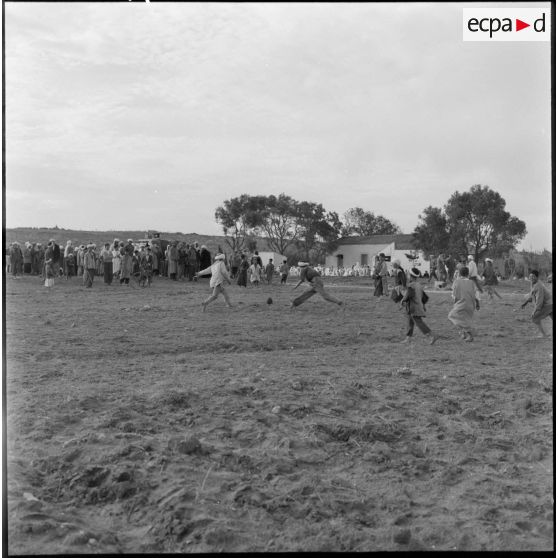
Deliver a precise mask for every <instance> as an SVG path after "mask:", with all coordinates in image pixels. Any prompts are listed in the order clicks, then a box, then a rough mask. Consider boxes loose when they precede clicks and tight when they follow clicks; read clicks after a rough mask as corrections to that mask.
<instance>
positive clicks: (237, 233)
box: [215, 194, 261, 251]
mask: <svg viewBox="0 0 558 558" xmlns="http://www.w3.org/2000/svg"><path fill="white" fill-rule="evenodd" d="M259 206H260V204H259V200H258V199H256V198H254V197H252V196H249V195H248V194H242V195H241V196H239V197H237V198H232V199H230V200H226V201H224V202H223V205H222V206H219V207H218V208H217V209H216V210H215V220H216V221H217V222H218V223H220V225H221V226H222V228H223V233H224V234H225V241H226V243H227V244H228V245H229V246H230V248H231V249H232V250H233V251H237V250H238V251H240V250H242V249H244V248H245V247H247V242H248V237H249V236H250V234H251V232H252V231H253V230H254V228H255V227H257V226H258V225H259V223H260V219H261V215H260V213H259V211H258V209H259Z"/></svg>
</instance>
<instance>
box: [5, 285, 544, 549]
mask: <svg viewBox="0 0 558 558" xmlns="http://www.w3.org/2000/svg"><path fill="white" fill-rule="evenodd" d="M295 281H296V279H295V278H290V279H289V283H290V284H289V285H288V286H287V287H285V286H280V285H279V284H274V285H264V286H260V287H259V288H250V287H249V288H248V289H241V288H240V287H237V286H236V285H234V286H232V287H229V292H230V294H231V298H232V301H233V303H234V304H235V308H234V309H232V310H229V309H227V308H226V306H225V304H224V301H223V300H222V299H219V300H218V301H216V302H214V303H213V304H211V305H210V306H209V307H208V308H207V312H205V313H203V312H202V310H201V301H202V300H203V298H205V297H206V296H207V295H208V294H209V288H208V281H207V280H205V281H204V282H202V281H201V280H200V282H198V283H182V282H172V281H169V280H167V279H156V280H155V282H154V285H153V286H152V287H151V288H145V289H141V288H139V287H137V286H136V285H132V286H130V287H126V286H119V285H113V286H110V287H109V286H104V285H103V283H102V279H101V278H99V277H97V278H96V279H95V283H94V285H93V288H92V289H84V288H83V287H82V285H81V283H80V282H79V281H78V280H77V279H73V280H70V281H68V282H66V281H63V280H57V283H56V285H55V287H54V288H53V289H47V288H45V287H43V286H42V283H41V281H40V279H39V278H34V277H25V278H23V279H19V280H13V279H11V278H10V279H8V280H7V283H6V297H5V311H6V344H5V350H6V352H5V358H6V365H7V366H6V371H5V374H6V397H7V409H6V417H7V448H6V449H7V464H8V468H7V481H8V482H7V486H8V492H7V499H8V518H9V524H8V528H9V531H8V543H9V549H8V550H9V552H10V553H11V554H42V553H48V554H64V553H72V554H75V553H97V552H98V553H113V552H125V553H130V552H134V553H135V552H139V553H141V552H221V551H227V552H256V551H257V552H261V551H268V552H278V551H374V550H388V551H389V550H421V549H422V550H432V549H434V550H452V549H458V550H552V549H553V548H554V512H553V509H554V503H553V494H554V486H553V463H554V460H553V424H554V423H553V389H554V383H553V348H554V345H553V340H552V339H550V340H548V339H536V338H535V334H536V329H535V326H534V325H533V324H532V323H531V322H530V321H529V314H530V309H529V308H526V309H525V310H518V307H519V304H520V303H521V301H522V298H523V296H524V295H525V294H526V293H527V292H528V290H529V283H528V282H526V281H515V282H512V281H508V282H502V284H501V287H500V292H501V293H502V296H503V300H502V301H496V302H494V303H492V304H489V303H488V301H487V300H486V298H484V299H483V300H482V307H481V310H480V311H479V312H477V313H476V316H475V318H476V335H475V340H474V342H473V343H465V342H464V341H463V340H462V339H461V338H460V337H459V335H458V333H457V331H455V330H454V329H453V328H452V325H451V323H450V322H449V321H448V319H447V314H448V312H449V310H450V309H451V305H452V304H451V297H450V293H449V291H436V292H434V291H432V292H429V294H430V301H429V303H428V305H427V313H428V316H427V318H426V322H427V323H428V324H429V325H430V326H431V328H432V329H433V330H434V331H435V332H436V333H437V334H439V335H440V339H439V340H438V341H437V342H436V344H434V345H432V346H431V345H429V344H428V343H427V341H426V338H425V337H423V336H422V334H421V333H420V332H419V331H417V332H416V333H415V336H414V338H413V339H414V340H413V342H412V343H411V344H408V345H401V344H400V343H399V341H400V340H401V339H403V337H404V335H405V317H404V315H403V314H402V313H401V311H400V310H398V306H397V305H396V304H394V303H393V302H392V301H391V300H390V299H388V298H387V297H386V298H384V299H382V300H381V301H380V302H378V303H376V300H375V299H374V297H373V296H372V292H373V288H372V285H371V282H370V280H369V279H368V280H367V279H365V278H345V279H343V278H340V279H330V278H326V280H325V283H326V288H328V289H330V290H331V292H332V294H334V295H335V296H338V297H339V298H341V299H343V300H344V301H345V302H346V303H347V308H346V311H345V312H344V313H343V312H342V311H340V310H338V308H337V307H336V306H335V305H332V304H330V303H328V302H326V301H324V300H322V299H321V298H320V297H319V296H315V297H314V298H312V299H310V300H309V301H308V302H307V303H305V304H304V305H302V306H301V307H299V308H298V309H297V310H296V311H294V312H290V311H289V309H288V305H289V301H290V299H291V298H292V297H293V296H294V294H297V293H298V292H299V291H300V290H302V288H304V287H303V286H301V287H299V290H298V291H295V293H293V292H292V290H291V289H290V287H291V286H292V285H293V284H294V283H295ZM268 297H271V298H272V301H273V302H272V304H267V303H266V301H267V299H268ZM545 325H546V327H547V329H550V327H551V324H550V322H549V321H547V323H545Z"/></svg>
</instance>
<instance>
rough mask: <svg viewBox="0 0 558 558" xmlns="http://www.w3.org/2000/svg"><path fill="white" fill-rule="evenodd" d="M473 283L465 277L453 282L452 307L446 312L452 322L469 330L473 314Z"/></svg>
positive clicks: (471, 325) (474, 288)
mask: <svg viewBox="0 0 558 558" xmlns="http://www.w3.org/2000/svg"><path fill="white" fill-rule="evenodd" d="M475 290H476V287H475V283H474V282H473V281H471V279H467V278H466V277H460V278H459V279H457V280H456V281H455V282H454V283H453V288H452V297H453V300H454V304H453V308H452V309H451V310H450V312H449V314H448V319H449V320H450V322H451V323H452V324H454V325H455V326H457V327H461V328H463V329H465V330H467V331H469V330H470V329H471V328H472V327H473V316H474V314H475Z"/></svg>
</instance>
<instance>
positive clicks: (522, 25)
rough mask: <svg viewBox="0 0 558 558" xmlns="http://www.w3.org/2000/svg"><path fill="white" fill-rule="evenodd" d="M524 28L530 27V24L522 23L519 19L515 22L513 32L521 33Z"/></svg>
mask: <svg viewBox="0 0 558 558" xmlns="http://www.w3.org/2000/svg"><path fill="white" fill-rule="evenodd" d="M526 27H531V24H530V23H525V22H524V21H521V20H520V19H516V20H515V30H516V31H521V30H522V29H525V28H526Z"/></svg>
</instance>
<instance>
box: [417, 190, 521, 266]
mask: <svg viewBox="0 0 558 558" xmlns="http://www.w3.org/2000/svg"><path fill="white" fill-rule="evenodd" d="M505 207H506V201H505V200H504V198H502V196H500V194H498V192H495V191H494V190H491V189H490V188H489V187H488V186H480V185H479V184H476V185H475V186H472V187H471V188H470V190H469V191H468V192H463V193H460V192H454V194H453V195H452V196H451V198H450V199H449V200H448V202H447V204H446V205H445V206H444V209H443V210H441V209H439V208H435V207H432V206H429V207H427V208H426V209H425V210H424V212H423V216H421V217H420V219H421V222H420V223H419V225H418V226H417V227H416V228H415V231H414V235H415V242H416V245H417V248H420V249H421V250H424V251H425V252H427V253H440V252H445V251H449V252H451V253H453V254H454V255H456V256H458V255H465V254H473V256H474V258H475V261H476V262H478V261H479V259H480V258H482V257H483V256H485V255H491V256H496V257H497V256H500V255H502V254H503V253H505V252H508V251H509V250H510V249H511V248H513V247H514V246H515V245H516V244H517V243H518V242H519V241H520V240H521V239H522V238H523V237H524V236H525V235H526V234H527V229H526V226H525V223H524V222H523V221H521V220H520V219H518V218H517V217H513V216H512V215H510V213H508V212H507V211H506V210H505Z"/></svg>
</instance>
